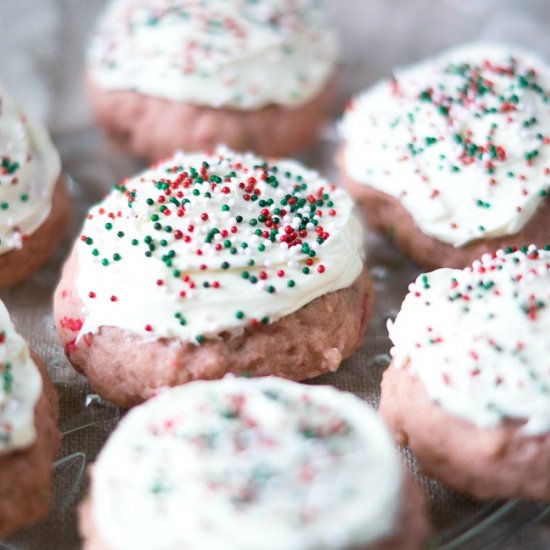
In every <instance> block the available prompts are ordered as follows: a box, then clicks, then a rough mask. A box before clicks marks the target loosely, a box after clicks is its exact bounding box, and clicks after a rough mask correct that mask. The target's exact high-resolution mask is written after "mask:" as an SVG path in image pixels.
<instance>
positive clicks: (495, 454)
mask: <svg viewBox="0 0 550 550" xmlns="http://www.w3.org/2000/svg"><path fill="white" fill-rule="evenodd" d="M549 300H550V247H547V249H544V250H543V249H538V250H537V248H536V247H535V246H530V247H529V248H527V247H526V248H524V249H523V250H520V251H512V250H510V251H508V252H504V251H499V252H497V253H496V254H486V255H485V256H483V258H482V260H481V261H476V262H474V264H473V265H472V267H470V268H467V269H464V270H455V269H439V270H437V271H434V272H432V273H428V274H425V275H421V276H420V277H419V278H418V279H417V280H416V282H415V283H414V284H412V285H411V287H410V290H409V294H408V295H407V297H406V298H405V301H404V302H403V305H402V307H401V311H400V313H399V314H398V316H397V318H396V320H395V322H394V323H393V324H392V323H388V327H389V333H390V338H391V340H392V342H393V344H394V347H393V349H392V352H391V353H392V364H391V365H390V367H389V368H388V370H387V371H386V372H385V373H384V378H383V381H382V396H381V402H380V413H381V415H382V417H383V418H384V419H385V420H386V422H387V423H388V425H389V427H390V429H391V431H392V432H393V434H394V436H395V437H396V439H397V440H398V441H399V442H400V443H402V444H406V445H408V446H409V447H410V449H411V450H412V452H413V453H414V454H415V455H416V457H417V458H418V460H419V462H420V465H421V467H422V468H423V469H424V470H425V471H426V473H428V474H430V475H432V476H434V477H436V478H438V479H440V480H441V481H442V482H443V483H445V484H447V485H449V486H450V487H453V488H454V489H457V490H459V491H462V492H465V493H469V494H471V495H473V496H474V497H477V498H480V499H486V498H524V499H533V500H546V501H549V500H550V478H549V476H548V465H549V464H550V393H549V392H550V371H549V370H548V356H549V353H550V339H549V338H548V334H549V330H550V308H549V307H548V305H549Z"/></svg>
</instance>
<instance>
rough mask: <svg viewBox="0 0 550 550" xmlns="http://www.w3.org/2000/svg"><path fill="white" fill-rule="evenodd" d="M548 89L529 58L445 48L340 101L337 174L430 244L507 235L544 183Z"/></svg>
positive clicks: (549, 79)
mask: <svg viewBox="0 0 550 550" xmlns="http://www.w3.org/2000/svg"><path fill="white" fill-rule="evenodd" d="M530 71H535V73H532V72H530ZM549 94H550V69H549V67H548V66H547V65H546V64H544V63H543V62H542V61H541V60H540V59H538V58H536V57H535V56H533V55H531V54H528V53H525V52H521V51H517V50H516V49H513V48H508V47H504V46H496V45H484V44H475V45H470V46H465V47H461V48H458V49H455V50H451V51H448V52H445V53H443V54H441V55H439V56H438V57H436V58H434V59H430V60H428V61H425V62H423V63H421V64H419V65H416V66H414V67H411V68H408V69H405V70H399V71H397V72H396V74H395V77H394V78H393V79H391V80H387V81H384V82H380V83H378V84H376V85H375V86H374V87H373V88H371V89H369V90H367V91H366V92H364V93H363V94H362V95H360V96H359V97H358V98H356V99H355V100H354V101H353V102H352V103H351V104H350V107H349V109H348V110H347V112H346V114H345V116H344V119H343V122H342V125H341V134H342V137H343V139H344V150H343V158H344V164H345V170H346V172H347V174H348V175H349V176H350V177H351V178H352V179H353V180H354V181H355V182H357V183H361V184H365V185H369V186H371V187H374V188H375V189H377V190H379V191H383V192H384V193H386V194H388V195H391V196H392V197H395V198H397V199H398V200H399V201H400V202H401V204H402V205H403V206H404V207H405V208H406V209H407V210H408V212H409V213H410V214H411V216H412V217H413V219H414V221H415V222H416V224H417V226H418V227H419V228H420V229H421V230H422V231H423V232H424V233H425V234H427V235H430V236H431V237H435V238H436V239H439V240H440V241H443V242H446V243H449V244H452V245H454V246H461V245H463V244H465V243H468V242H470V241H472V240H475V239H479V238H489V237H497V236H502V235H508V234H513V233H515V232H517V231H519V230H520V229H521V228H522V227H523V226H524V225H525V223H527V221H528V220H529V219H530V218H531V216H532V215H533V213H534V212H535V210H536V208H537V206H538V205H539V204H540V203H541V201H542V200H543V199H544V197H545V196H546V194H547V193H548V189H549V188H550V147H549V146H548V145H549V144H550V103H549V102H548V99H549V97H550V96H549Z"/></svg>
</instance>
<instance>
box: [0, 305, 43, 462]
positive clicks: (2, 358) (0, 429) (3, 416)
mask: <svg viewBox="0 0 550 550" xmlns="http://www.w3.org/2000/svg"><path fill="white" fill-rule="evenodd" d="M41 392H42V378H41V377H40V373H39V372H38V368H37V366H36V365H35V364H34V362H33V360H32V358H31V356H30V351H29V347H28V346H27V343H26V342H25V340H24V339H23V338H22V337H21V336H20V335H19V334H17V332H16V331H15V328H14V326H13V324H12V322H11V320H10V317H9V314H8V312H7V310H6V307H5V306H4V304H3V303H2V302H0V456H1V455H2V454H3V453H6V452H9V451H13V450H16V449H23V448H25V447H28V446H29V445H31V444H32V443H33V442H34V440H35V438H36V430H35V427H34V407H35V405H36V402H37V401H38V398H39V397H40V394H41Z"/></svg>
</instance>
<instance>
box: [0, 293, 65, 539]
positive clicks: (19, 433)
mask: <svg viewBox="0 0 550 550" xmlns="http://www.w3.org/2000/svg"><path fill="white" fill-rule="evenodd" d="M57 416H58V408H57V395H56V393H55V389H54V386H53V384H52V383H51V381H50V380H49V378H48V375H47V374H46V370H45V368H44V366H43V365H42V363H41V362H40V361H39V359H38V358H37V357H36V356H35V355H33V354H32V352H31V351H30V350H29V347H28V346H27V344H26V342H25V341H24V340H23V338H22V337H21V336H20V335H19V334H17V332H16V331H15V328H14V326H13V325H12V323H11V321H10V318H9V315H8V312H7V311H6V308H5V306H4V304H3V303H2V302H0V539H3V538H4V537H7V536H8V535H10V534H11V533H13V532H14V531H15V530H17V529H19V528H20V527H23V526H25V525H30V524H31V523H34V522H35V521H37V520H38V519H40V518H42V517H43V516H45V515H46V512H47V510H48V502H49V498H50V492H51V469H52V462H53V459H54V457H55V455H56V454H57V451H58V449H59V443H60V441H61V434H60V433H59V431H58V430H57V427H56V424H57Z"/></svg>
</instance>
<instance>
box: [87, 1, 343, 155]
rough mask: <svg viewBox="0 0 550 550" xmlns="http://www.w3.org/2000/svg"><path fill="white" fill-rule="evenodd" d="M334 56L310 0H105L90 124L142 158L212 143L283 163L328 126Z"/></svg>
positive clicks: (332, 42) (94, 46)
mask: <svg viewBox="0 0 550 550" xmlns="http://www.w3.org/2000/svg"><path fill="white" fill-rule="evenodd" d="M336 50H337V48H336V38H335V33H334V31H333V29H332V28H331V27H330V25H329V22H328V16H327V14H326V13H325V7H324V6H323V5H322V3H320V2H317V1H313V0H297V1H293V2H287V1H286V0H259V1H254V2H250V1H248V0H228V1H225V2H220V1H219V0H206V1H201V2H198V1H196V0H176V1H173V0H113V1H111V3H110V4H109V5H108V7H107V9H106V10H105V12H104V14H103V16H102V17H101V19H100V22H99V24H98V26H97V29H96V31H95V34H94V36H93V39H92V42H91V44H90V48H89V51H88V64H87V66H88V68H87V87H88V91H89V97H90V100H91V104H92V108H93V111H94V114H95V117H96V119H97V122H98V124H99V125H100V126H101V127H102V128H103V129H104V130H105V131H106V133H107V134H108V136H109V137H110V138H111V139H112V140H113V141H114V142H116V143H117V144H118V145H119V146H120V147H121V148H123V149H126V150H129V151H131V152H133V153H135V154H137V155H139V156H141V157H145V158H148V159H150V160H156V159H158V158H162V157H165V156H167V155H171V154H172V153H173V151H174V150H176V149H180V148H181V149H183V150H186V151H205V150H209V151H211V150H213V149H214V148H215V146H217V145H219V144H225V145H227V146H229V147H231V148H233V149H235V150H239V151H247V150H252V151H255V152H257V153H258V154H261V155H266V156H285V155H290V154H292V153H295V152H296V151H298V150H301V149H303V148H305V147H306V146H307V145H308V144H309V143H310V142H311V141H312V140H313V138H314V136H315V134H316V131H317V129H318V127H319V126H320V124H321V123H322V122H323V121H324V120H325V119H326V118H327V114H328V111H329V110H330V104H331V99H332V93H331V91H332V80H333V74H334V71H335V63H336Z"/></svg>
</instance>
